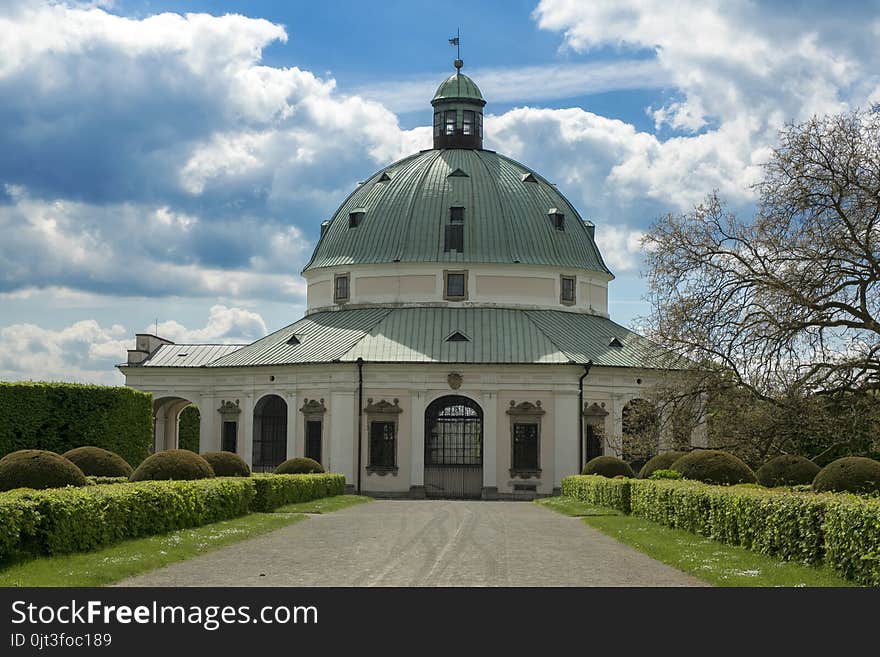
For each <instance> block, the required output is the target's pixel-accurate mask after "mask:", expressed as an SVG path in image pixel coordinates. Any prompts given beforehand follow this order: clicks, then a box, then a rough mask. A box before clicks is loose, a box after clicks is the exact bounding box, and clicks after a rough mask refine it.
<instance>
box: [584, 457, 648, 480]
mask: <svg viewBox="0 0 880 657" xmlns="http://www.w3.org/2000/svg"><path fill="white" fill-rule="evenodd" d="M584 474H585V475H600V476H602V477H608V478H609V479H612V478H614V477H616V476H617V475H623V476H624V477H634V476H635V474H633V471H632V468H631V467H629V463H627V462H626V461H622V460H621V459H618V458H615V457H613V456H597V457H596V458H594V459H590V460H589V461H587V464H586V465H585V466H584Z"/></svg>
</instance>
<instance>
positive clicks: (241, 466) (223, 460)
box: [202, 452, 251, 477]
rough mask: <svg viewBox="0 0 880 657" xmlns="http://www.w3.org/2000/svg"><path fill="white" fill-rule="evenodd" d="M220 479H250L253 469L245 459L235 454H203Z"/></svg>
mask: <svg viewBox="0 0 880 657" xmlns="http://www.w3.org/2000/svg"><path fill="white" fill-rule="evenodd" d="M202 458H203V459H205V460H206V461H207V462H208V463H209V464H210V466H211V469H212V470H213V471H214V474H215V475H216V476H218V477H250V476H251V469H250V468H249V467H248V464H247V463H245V461H244V459H243V458H241V457H240V456H239V455H238V454H236V453H234V452H205V453H204V454H202Z"/></svg>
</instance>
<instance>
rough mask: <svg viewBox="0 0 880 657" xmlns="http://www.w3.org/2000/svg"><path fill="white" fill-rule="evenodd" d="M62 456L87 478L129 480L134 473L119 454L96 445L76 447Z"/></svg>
mask: <svg viewBox="0 0 880 657" xmlns="http://www.w3.org/2000/svg"><path fill="white" fill-rule="evenodd" d="M62 456H63V457H64V458H66V459H67V460H68V461H71V462H72V463H74V464H75V465H76V467H78V468H79V469H80V470H82V472H83V474H84V475H86V476H87V477H125V478H126V479H127V478H128V477H130V476H131V473H132V472H133V470H132V468H131V466H130V465H129V464H128V463H126V462H125V459H124V458H122V457H121V456H119V454H114V453H113V452H111V451H109V450H106V449H103V448H101V447H95V446H94V445H86V446H83V447H74V448H73V449H72V450H70V451H68V452H64V454H62Z"/></svg>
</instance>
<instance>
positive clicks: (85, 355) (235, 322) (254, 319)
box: [0, 305, 267, 385]
mask: <svg viewBox="0 0 880 657" xmlns="http://www.w3.org/2000/svg"><path fill="white" fill-rule="evenodd" d="M146 330H148V331H150V332H152V331H153V330H154V327H148V328H147V329H146ZM134 333H135V331H134V330H129V329H127V328H125V327H124V326H122V325H120V324H113V325H111V326H102V325H100V324H99V323H98V322H97V321H95V320H94V319H85V320H81V321H77V322H74V323H73V324H71V325H69V326H66V327H63V328H61V329H57V330H52V329H46V328H43V327H40V326H37V325H36V324H32V323H20V324H12V325H9V326H3V327H0V380H26V379H30V380H34V381H79V382H88V383H101V384H107V385H118V384H121V383H122V382H123V377H122V375H121V374H120V373H119V371H118V370H117V369H116V367H115V366H116V365H118V364H120V363H123V362H125V359H126V351H127V350H128V349H133V348H134ZM159 333H160V335H162V336H163V337H167V338H169V339H171V340H174V341H176V342H220V343H230V342H231V343H242V342H250V341H253V340H256V339H257V338H260V337H262V336H264V335H265V334H266V333H267V330H266V324H265V322H264V321H263V318H262V317H261V316H260V315H259V314H258V313H255V312H252V311H249V310H244V309H241V308H230V307H226V306H221V305H216V306H214V307H212V308H211V311H210V316H209V317H208V321H207V323H206V325H205V326H204V327H202V328H198V329H187V328H186V327H185V326H183V325H181V324H180V323H178V322H174V321H168V322H160V323H159Z"/></svg>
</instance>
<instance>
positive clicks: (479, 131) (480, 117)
mask: <svg viewBox="0 0 880 657" xmlns="http://www.w3.org/2000/svg"><path fill="white" fill-rule="evenodd" d="M477 137H480V138H482V137H483V113H482V112H477Z"/></svg>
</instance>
